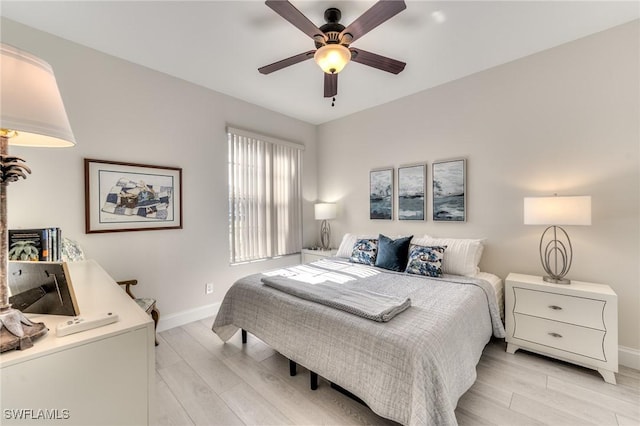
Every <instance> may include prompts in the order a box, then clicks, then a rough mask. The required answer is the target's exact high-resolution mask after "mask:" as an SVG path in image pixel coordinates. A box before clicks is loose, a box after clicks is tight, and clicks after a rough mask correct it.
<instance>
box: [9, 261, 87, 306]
mask: <svg viewBox="0 0 640 426" xmlns="http://www.w3.org/2000/svg"><path fill="white" fill-rule="evenodd" d="M8 275H9V277H8V278H9V280H8V281H9V303H11V305H12V306H13V307H14V308H16V309H18V310H20V311H21V312H24V313H30V314H48V315H67V316H77V315H79V314H80V309H79V307H78V302H77V300H76V295H75V291H74V290H73V284H72V283H71V275H70V274H69V268H68V267H67V263H66V262H31V261H10V262H9V274H8Z"/></svg>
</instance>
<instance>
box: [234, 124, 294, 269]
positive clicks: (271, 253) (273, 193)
mask: <svg viewBox="0 0 640 426" xmlns="http://www.w3.org/2000/svg"><path fill="white" fill-rule="evenodd" d="M227 135H228V143H229V243H230V262H231V263H241V262H250V261H253V260H259V259H268V258H272V257H276V256H282V255H286V254H292V253H298V252H300V249H301V248H302V187H301V175H302V170H301V168H302V167H301V166H302V150H303V149H304V146H302V145H299V144H295V143H291V142H285V141H279V140H276V139H273V138H268V137H265V136H260V135H257V134H254V133H251V132H247V131H244V130H238V129H233V128H228V129H227Z"/></svg>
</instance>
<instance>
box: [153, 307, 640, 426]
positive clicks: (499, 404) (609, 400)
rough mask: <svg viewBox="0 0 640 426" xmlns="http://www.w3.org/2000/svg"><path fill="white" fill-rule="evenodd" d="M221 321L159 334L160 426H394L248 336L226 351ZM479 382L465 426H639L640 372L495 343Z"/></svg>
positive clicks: (463, 414)
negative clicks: (312, 382) (612, 371)
mask: <svg viewBox="0 0 640 426" xmlns="http://www.w3.org/2000/svg"><path fill="white" fill-rule="evenodd" d="M212 323H213V318H209V319H206V320H202V321H196V322H193V323H190V324H187V325H184V326H182V327H177V328H174V329H171V330H167V331H164V332H162V333H159V336H158V341H159V342H160V345H159V346H157V347H156V392H155V399H154V404H153V413H152V417H151V419H152V424H154V425H395V424H396V423H394V422H391V421H389V420H386V419H383V418H381V417H379V416H377V415H376V414H375V413H373V412H372V411H371V410H369V409H368V408H366V407H365V406H363V405H361V404H358V403H357V402H355V401H353V400H352V399H350V398H347V397H346V396H343V395H342V394H340V393H338V392H336V391H335V390H333V389H331V388H330V387H329V384H328V383H327V382H325V381H323V380H322V379H321V381H320V387H319V388H318V390H316V391H311V390H310V389H309V374H308V372H307V371H306V370H305V369H304V368H302V367H298V375H297V376H295V377H290V376H289V364H288V361H287V359H286V358H284V357H283V356H281V355H280V354H278V353H277V352H275V351H274V350H272V349H271V348H270V347H269V346H267V345H266V344H264V343H263V342H261V341H260V340H258V339H257V338H255V337H254V336H252V335H249V341H248V343H247V345H242V343H241V340H240V333H237V334H236V336H234V337H233V338H232V339H231V341H230V342H227V344H223V343H222V342H221V341H220V339H218V337H217V336H216V335H214V334H213V333H212V332H211V324H212ZM477 372H478V379H477V381H476V383H475V384H474V385H473V386H472V387H471V389H469V391H468V392H467V393H465V394H464V395H463V396H462V397H461V398H460V401H459V403H458V407H457V409H456V417H457V419H458V423H459V424H460V425H463V426H466V425H474V426H475V425H553V426H556V425H602V426H609V425H611V426H617V425H619V426H627V425H636V426H637V425H640V372H639V371H637V370H632V369H629V368H626V367H621V368H620V373H618V374H616V379H617V381H618V385H617V386H613V385H610V384H607V383H605V382H604V381H603V380H602V378H601V377H600V375H599V374H598V373H597V372H595V371H592V370H589V369H585V368H582V367H578V366H574V365H571V364H568V363H564V362H560V361H555V360H551V359H549V358H546V357H542V356H538V355H535V354H531V353H528V352H523V351H518V352H516V354H515V355H511V354H508V353H506V352H505V344H504V342H503V341H500V340H495V341H492V342H490V343H489V344H488V345H487V347H486V348H485V350H484V353H483V355H482V358H481V359H480V363H479V364H478V367H477Z"/></svg>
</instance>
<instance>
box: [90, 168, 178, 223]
mask: <svg viewBox="0 0 640 426" xmlns="http://www.w3.org/2000/svg"><path fill="white" fill-rule="evenodd" d="M84 172H85V232H86V233H87V234H91V233H100V232H122V231H150V230H163V229H182V169H181V168H179V167H170V166H156V165H150V164H137V163H127V162H119V161H107V160H96V159H89V158H86V159H85V160H84Z"/></svg>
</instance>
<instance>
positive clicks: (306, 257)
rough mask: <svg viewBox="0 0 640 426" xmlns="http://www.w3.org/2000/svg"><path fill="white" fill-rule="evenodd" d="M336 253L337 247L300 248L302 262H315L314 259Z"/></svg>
mask: <svg viewBox="0 0 640 426" xmlns="http://www.w3.org/2000/svg"><path fill="white" fill-rule="evenodd" d="M336 253H338V250H337V249H328V250H323V249H318V250H312V249H302V263H309V262H315V261H316V260H320V259H323V258H325V257H332V256H335V255H336Z"/></svg>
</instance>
